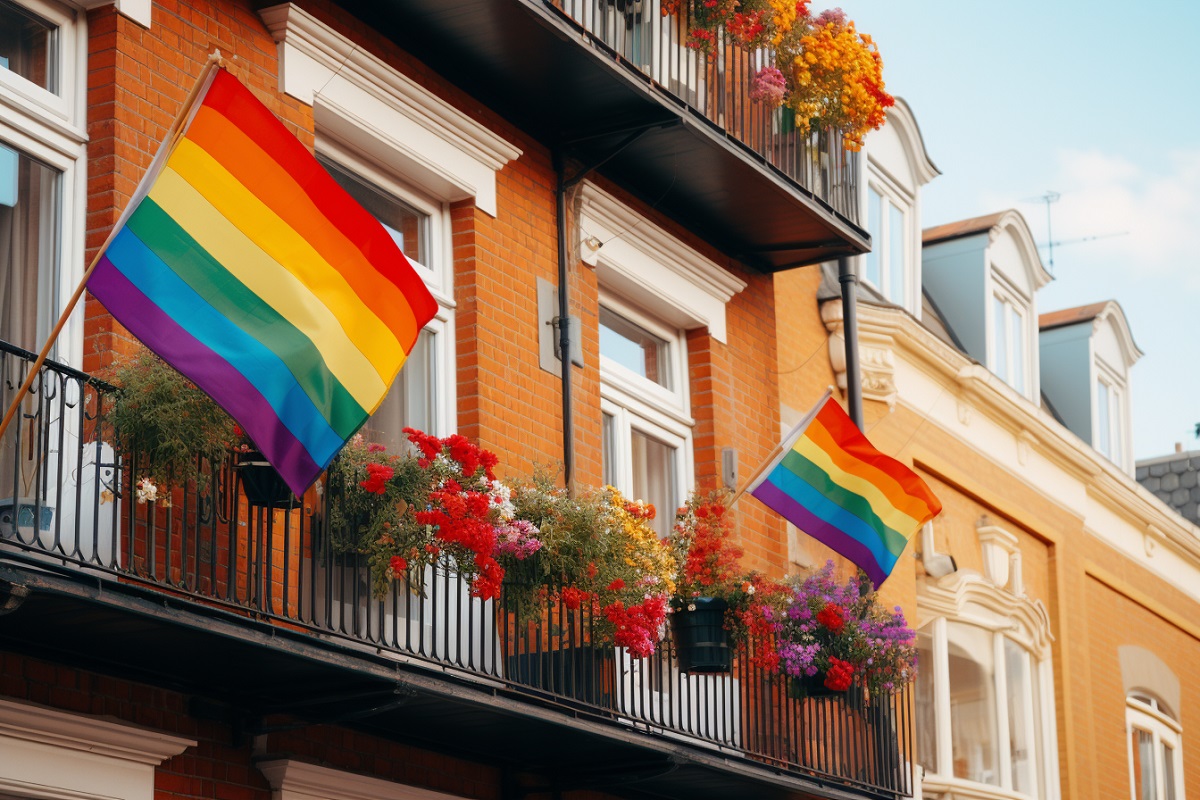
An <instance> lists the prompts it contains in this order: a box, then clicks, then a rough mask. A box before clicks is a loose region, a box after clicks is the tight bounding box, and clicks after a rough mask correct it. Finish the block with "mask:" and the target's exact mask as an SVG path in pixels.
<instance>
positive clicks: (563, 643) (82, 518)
mask: <svg viewBox="0 0 1200 800" xmlns="http://www.w3.org/2000/svg"><path fill="white" fill-rule="evenodd" d="M31 361H32V355H31V354H28V353H25V352H24V351H20V350H17V349H15V348H12V347H9V346H6V345H3V344H2V343H0V369H2V370H3V379H2V380H0V402H3V403H4V405H5V406H7V404H8V403H9V402H10V401H11V398H12V397H13V393H14V391H15V387H16V386H18V385H19V381H20V379H21V378H22V377H23V376H24V370H25V369H27V368H28V366H29V364H30V363H31ZM110 393H111V388H110V387H108V386H106V385H105V384H103V383H102V382H99V381H96V380H94V379H92V378H90V377H88V376H87V375H85V374H83V373H80V372H77V371H74V370H70V369H67V368H64V367H60V366H57V365H53V364H48V365H47V366H45V367H44V368H43V369H42V371H41V374H40V375H39V378H38V380H37V381H36V382H35V383H34V386H33V388H32V390H31V392H30V393H29V395H28V396H27V397H26V398H25V400H24V401H23V403H22V411H21V414H20V415H19V417H18V419H17V422H16V424H15V425H14V426H13V427H12V428H11V429H10V430H9V432H7V433H6V434H5V436H4V438H3V440H2V441H0V486H3V487H4V488H3V489H0V560H8V561H10V562H19V563H22V564H25V565H29V566H34V567H37V568H41V569H53V570H57V571H60V572H63V573H65V574H68V575H73V574H77V573H79V574H86V576H87V578H88V580H89V581H91V582H94V581H95V580H97V579H99V580H101V581H111V582H112V583H115V584H133V585H136V586H138V587H141V588H142V589H150V590H153V591H156V592H161V593H163V594H167V595H171V596H173V597H175V598H176V604H179V603H181V602H182V603H183V604H184V605H185V606H186V604H187V603H189V602H190V603H195V604H197V605H205V606H210V607H211V606H217V607H221V608H224V609H226V610H228V611H231V612H234V613H237V614H243V615H246V616H249V617H253V618H256V619H258V620H265V621H268V622H275V623H279V624H282V625H286V626H287V627H288V628H289V629H291V630H293V631H295V630H298V629H299V630H302V631H305V632H307V633H308V634H310V635H315V636H320V637H324V638H327V639H331V640H337V641H340V642H343V643H344V644H345V645H347V646H350V647H357V646H364V647H367V648H369V650H370V651H372V652H385V653H394V654H397V655H399V656H402V657H404V658H405V660H406V661H407V662H408V663H409V664H411V665H413V667H414V668H421V666H422V665H428V666H430V667H432V668H436V669H437V670H438V671H440V672H447V671H450V672H455V673H457V674H459V675H460V676H461V677H463V678H466V679H470V678H471V677H472V676H479V677H486V678H487V679H488V680H489V682H491V683H493V684H494V683H496V682H500V683H501V684H503V685H505V686H507V687H508V689H509V690H510V691H513V692H514V693H517V694H518V695H521V696H525V697H529V698H530V699H531V701H532V700H534V699H537V700H538V701H539V702H551V703H554V704H557V705H559V706H569V707H570V708H571V710H572V712H573V713H576V714H581V713H582V714H590V715H593V716H595V717H597V718H604V719H607V720H609V721H611V722H612V723H613V724H618V725H627V726H634V727H636V728H638V729H641V730H644V731H646V732H648V733H651V734H656V735H662V736H668V737H674V738H675V739H676V740H678V741H684V742H687V743H689V744H691V745H693V746H696V747H706V748H717V749H719V750H720V751H721V752H722V754H723V756H724V757H726V758H740V759H743V760H745V761H747V762H752V763H759V764H763V765H766V766H769V767H771V768H773V769H783V770H787V771H790V772H792V773H795V774H800V775H805V776H809V777H812V778H814V779H817V780H820V781H823V782H827V783H828V782H834V783H837V784H839V785H842V786H845V787H848V788H852V789H854V790H856V791H859V792H863V793H867V794H871V795H875V796H879V797H891V798H895V797H897V796H903V795H909V794H911V783H910V775H909V767H908V764H909V762H910V754H911V737H910V730H911V710H910V698H909V696H908V694H907V693H901V694H897V695H891V696H882V697H875V696H867V695H866V694H864V693H863V692H861V691H854V690H852V691H851V692H848V693H843V694H841V695H839V696H836V697H798V696H795V691H794V687H792V686H791V685H790V684H789V682H788V680H787V679H786V678H783V677H781V676H779V675H777V674H774V673H771V672H768V671H765V670H763V669H760V668H758V667H756V666H755V665H754V663H753V661H752V659H751V658H750V655H751V652H752V650H751V648H753V647H761V646H769V643H768V642H750V643H747V644H744V645H742V646H741V647H740V649H739V650H738V651H737V652H736V654H735V656H734V658H733V668H732V671H731V672H730V673H729V674H724V675H688V674H684V673H682V672H681V671H680V670H679V669H678V667H677V662H676V655H675V653H674V650H673V646H672V644H671V641H670V637H667V640H666V641H665V642H664V643H663V644H662V646H661V648H660V652H659V653H658V654H656V655H655V656H653V657H650V658H646V659H634V658H631V657H630V656H629V655H628V654H627V653H626V652H625V651H624V650H622V649H620V648H613V647H602V646H597V644H596V643H597V641H598V640H597V638H596V631H595V627H594V625H593V618H592V610H591V609H590V608H589V606H588V605H587V604H583V605H582V606H580V607H577V608H570V607H568V606H567V605H566V604H565V603H564V602H563V601H562V600H561V599H553V600H546V601H545V602H540V603H534V604H533V607H532V610H531V604H530V602H529V598H530V596H531V594H530V593H529V592H528V591H524V592H522V598H523V599H522V602H520V603H516V602H510V597H509V594H508V590H507V589H506V591H505V593H504V594H502V596H501V598H500V599H499V600H498V601H487V602H484V601H481V600H479V599H477V598H472V597H471V596H470V591H469V587H468V586H467V584H466V582H465V581H463V580H461V579H460V578H459V576H458V575H457V574H456V573H455V572H454V570H453V567H452V565H451V564H449V563H440V564H438V565H436V566H434V567H428V568H426V569H425V570H424V572H423V573H422V574H419V575H415V576H413V577H412V578H411V579H410V581H401V582H397V583H396V584H394V585H393V587H392V589H391V591H389V592H388V593H387V594H386V595H385V596H384V597H382V598H380V597H377V596H376V595H375V594H374V593H373V591H372V586H371V576H370V570H369V567H368V564H367V563H366V557H365V556H363V555H361V554H358V553H353V552H350V553H347V552H339V548H337V547H336V546H333V544H332V542H333V541H335V540H336V538H337V537H336V536H331V531H329V530H328V528H327V526H326V524H325V522H324V521H325V520H326V519H327V518H328V517H327V515H326V509H325V506H326V504H327V502H328V499H329V498H328V497H322V496H318V495H317V494H316V493H315V492H313V493H310V494H309V495H308V496H306V498H304V499H301V500H299V501H297V500H295V499H292V500H291V501H288V502H285V503H284V507H281V508H267V507H262V506H251V505H249V504H248V503H247V501H246V498H245V495H244V493H243V492H242V491H241V490H240V482H241V478H240V476H239V474H238V471H237V470H236V469H235V468H233V467H232V466H231V465H230V464H222V465H218V466H217V468H216V470H215V472H214V473H213V474H212V476H211V481H210V482H209V485H208V487H207V488H206V490H205V491H204V492H203V493H201V492H197V491H196V490H195V489H194V488H193V489H192V490H191V491H181V490H175V491H173V492H170V493H167V492H165V491H162V490H161V489H160V494H159V499H158V500H157V501H155V502H146V503H140V502H138V499H137V496H136V491H135V487H134V484H135V481H136V480H137V478H138V476H137V475H136V474H130V471H129V469H128V468H127V467H126V466H125V464H127V463H129V462H130V459H120V458H118V454H117V453H116V452H115V451H114V450H113V448H112V447H110V446H109V445H108V444H106V443H105V442H104V439H105V436H106V433H105V431H106V428H105V425H104V418H103V414H104V411H105V408H106V402H105V399H106V397H107V396H109V395H110ZM333 533H336V532H333ZM546 596H547V597H549V598H556V597H558V595H557V594H556V593H554V592H552V591H551V592H548V593H547V594H546ZM518 610H520V614H518Z"/></svg>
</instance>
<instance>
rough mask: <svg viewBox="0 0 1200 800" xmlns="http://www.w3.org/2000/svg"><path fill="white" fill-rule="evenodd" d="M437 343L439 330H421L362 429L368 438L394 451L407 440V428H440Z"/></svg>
mask: <svg viewBox="0 0 1200 800" xmlns="http://www.w3.org/2000/svg"><path fill="white" fill-rule="evenodd" d="M434 346H435V334H434V333H433V332H432V331H429V330H423V331H421V333H420V335H419V336H418V337H417V344H416V346H415V347H413V351H412V352H411V353H409V356H408V360H407V361H405V362H404V368H403V369H401V370H400V374H399V375H397V376H396V381H395V382H394V383H393V384H392V388H391V390H390V391H388V393H387V397H385V398H384V400H383V403H382V404H381V405H380V406H379V408H378V409H377V410H376V411H375V413H374V414H372V415H371V418H370V419H369V420H368V421H367V424H366V425H364V426H363V429H362V433H363V436H364V437H366V439H367V441H370V442H377V443H379V444H382V445H386V446H387V448H388V450H393V451H394V450H399V449H401V448H402V447H403V446H404V443H405V442H406V441H407V437H405V435H404V429H405V428H408V427H411V428H418V429H420V430H423V431H426V432H434V431H436V430H437V420H436V418H435V412H434V408H435V406H434V403H435V402H436V397H435V395H436V390H435V387H436V386H437V377H438V376H437V360H436V359H435V357H434Z"/></svg>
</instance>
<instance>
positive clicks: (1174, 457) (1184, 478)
mask: <svg viewBox="0 0 1200 800" xmlns="http://www.w3.org/2000/svg"><path fill="white" fill-rule="evenodd" d="M1137 480H1138V483H1140V484H1141V485H1142V486H1144V487H1145V488H1146V489H1147V490H1149V491H1151V492H1153V493H1154V495H1155V496H1156V497H1158V499H1159V500H1162V501H1163V502H1164V503H1166V504H1167V505H1169V506H1170V507H1171V508H1173V509H1175V510H1176V511H1177V512H1179V515H1180V516H1182V517H1183V518H1184V519H1187V520H1188V521H1190V522H1192V523H1193V524H1197V525H1200V450H1189V451H1186V452H1183V453H1172V454H1171V455H1169V456H1160V457H1158V458H1149V459H1146V460H1144V461H1139V462H1137Z"/></svg>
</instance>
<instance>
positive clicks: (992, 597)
mask: <svg viewBox="0 0 1200 800" xmlns="http://www.w3.org/2000/svg"><path fill="white" fill-rule="evenodd" d="M972 607H973V608H972ZM917 608H918V613H919V617H920V619H919V622H918V624H919V625H920V626H924V625H925V624H926V623H927V622H928V621H929V620H931V619H934V618H936V617H946V618H947V619H960V618H965V619H971V620H973V621H975V622H990V623H994V625H995V626H997V629H998V630H1001V629H1003V630H1007V629H1009V628H1011V627H1012V626H1013V625H1015V626H1016V632H1018V633H1020V634H1021V635H1022V637H1023V638H1025V639H1027V640H1028V644H1029V645H1030V649H1031V651H1032V652H1033V654H1034V656H1035V657H1036V658H1037V659H1038V660H1041V659H1044V658H1047V657H1048V656H1049V655H1050V644H1051V642H1053V641H1054V636H1053V635H1052V634H1051V632H1050V614H1049V613H1048V612H1047V611H1046V606H1045V605H1043V604H1042V601H1041V600H1033V599H1030V598H1029V597H1028V596H1027V595H1023V594H1022V595H1017V594H1014V593H1012V592H1008V591H1005V590H1003V589H1000V588H998V587H997V586H996V585H995V584H994V583H993V582H992V581H991V580H989V579H988V578H986V577H984V576H983V575H980V574H979V573H978V572H974V571H972V570H965V569H960V570H957V571H955V572H952V573H950V574H949V575H947V576H945V577H944V578H941V579H940V580H936V581H934V580H928V581H919V582H918V583H917ZM973 611H974V613H972V612H973ZM980 612H983V613H982V615H981V614H980ZM981 617H983V618H981Z"/></svg>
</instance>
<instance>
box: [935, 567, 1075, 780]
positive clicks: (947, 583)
mask: <svg viewBox="0 0 1200 800" xmlns="http://www.w3.org/2000/svg"><path fill="white" fill-rule="evenodd" d="M918 592H919V593H918V598H917V607H918V616H919V619H920V624H919V629H921V630H928V631H929V632H930V634H931V639H932V645H933V658H932V661H933V664H932V665H928V664H926V665H923V666H924V668H926V669H928V668H930V667H931V666H932V669H933V670H934V677H933V692H934V697H933V702H934V715H935V719H936V727H937V739H936V742H937V745H936V746H937V753H936V759H935V763H936V765H937V770H938V771H936V772H935V771H929V772H926V773H925V776H924V778H923V781H922V794H923V795H924V796H927V797H929V796H934V797H948V796H951V795H953V796H954V797H956V798H963V799H965V798H977V799H978V800H1002V799H1003V800H1026V799H1028V800H1058V799H1059V794H1060V792H1059V775H1058V740H1057V732H1056V720H1055V714H1056V711H1055V706H1054V703H1055V697H1054V668H1053V662H1052V658H1051V653H1050V642H1051V637H1050V631H1049V626H1050V622H1049V615H1048V614H1047V613H1046V610H1045V607H1044V606H1043V605H1042V604H1041V603H1040V602H1038V601H1035V600H1031V599H1029V598H1028V597H1027V596H1025V595H1024V593H1023V592H1021V593H1014V592H1012V591H1008V590H1005V589H1002V588H998V587H997V586H996V585H995V584H994V583H993V582H992V581H991V580H989V579H987V578H985V577H984V576H982V575H980V574H979V573H975V572H972V571H970V570H958V571H957V572H955V573H953V575H952V576H951V577H948V578H945V579H943V580H942V581H940V582H939V583H938V584H937V585H932V584H929V583H923V584H920V585H919V586H918ZM948 622H957V623H961V624H964V625H970V626H974V627H977V628H980V629H983V630H985V631H988V632H990V633H991V635H992V637H993V638H992V642H993V658H994V661H995V664H994V672H993V682H994V695H995V702H996V708H995V718H996V731H995V734H996V742H997V744H998V752H997V763H996V768H997V770H998V771H999V774H1000V785H998V786H997V785H994V784H990V783H979V782H976V781H970V780H966V779H963V778H958V777H955V775H954V770H953V758H954V755H953V738H952V737H953V732H952V731H951V723H950V719H951V714H950V681H949V674H950V648H949V638H948V631H947V623H948ZM1006 638H1007V639H1008V640H1010V641H1012V642H1013V643H1014V644H1017V645H1018V646H1020V647H1021V648H1022V649H1023V650H1025V651H1026V653H1027V654H1028V656H1029V659H1030V679H1031V686H1030V701H1029V702H1028V703H1027V704H1026V708H1025V711H1026V712H1027V713H1026V717H1027V720H1028V722H1027V725H1028V728H1027V731H1026V736H1027V740H1028V741H1029V742H1030V745H1031V746H1032V747H1036V748H1037V751H1036V753H1037V762H1036V764H1035V772H1036V775H1035V783H1036V785H1037V791H1036V793H1035V794H1026V793H1022V792H1017V791H1014V790H1013V789H1012V754H1011V752H1010V751H1009V739H1008V702H1007V697H1008V676H1007V664H1006V662H1005V659H1004V640H1005V639H1006ZM1035 725H1036V728H1040V730H1041V737H1040V739H1041V743H1040V747H1039V746H1038V737H1037V736H1035V735H1034V734H1035V730H1036V728H1035ZM943 771H945V772H944V773H943Z"/></svg>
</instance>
